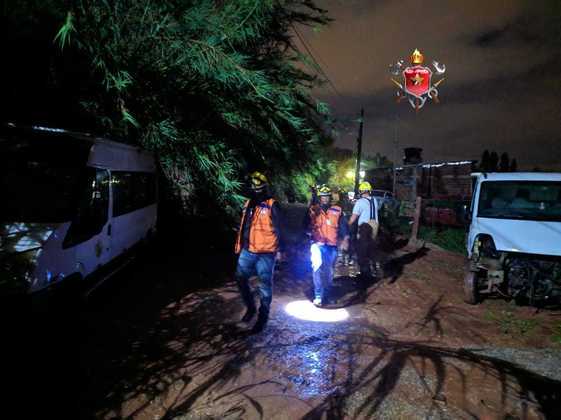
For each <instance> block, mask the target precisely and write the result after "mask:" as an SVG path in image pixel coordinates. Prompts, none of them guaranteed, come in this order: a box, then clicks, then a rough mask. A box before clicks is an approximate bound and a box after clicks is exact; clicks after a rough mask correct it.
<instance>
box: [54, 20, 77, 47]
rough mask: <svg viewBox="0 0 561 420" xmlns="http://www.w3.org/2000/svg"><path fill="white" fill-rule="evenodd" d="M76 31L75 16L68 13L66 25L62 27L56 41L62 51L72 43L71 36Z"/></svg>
mask: <svg viewBox="0 0 561 420" xmlns="http://www.w3.org/2000/svg"><path fill="white" fill-rule="evenodd" d="M75 30H76V28H75V27H74V16H73V15H72V12H68V13H67V14H66V20H65V21H64V25H62V26H61V28H60V29H59V31H58V33H57V34H56V36H55V39H54V42H57V41H58V44H59V46H60V49H61V50H64V46H65V45H67V44H69V43H70V35H71V34H72V32H74V31H75Z"/></svg>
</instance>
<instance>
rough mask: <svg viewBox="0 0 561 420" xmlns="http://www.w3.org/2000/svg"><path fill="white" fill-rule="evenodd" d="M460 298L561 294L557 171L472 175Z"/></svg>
mask: <svg viewBox="0 0 561 420" xmlns="http://www.w3.org/2000/svg"><path fill="white" fill-rule="evenodd" d="M472 177H473V178H472V179H473V186H474V189H473V200H472V203H471V209H470V216H469V219H470V226H469V234H468V239H467V254H468V257H469V263H468V266H467V270H466V275H465V279H464V298H465V301H466V302H468V303H471V304H474V303H477V302H478V301H479V300H480V299H481V297H482V296H483V295H485V294H492V293H495V294H499V295H501V296H504V297H508V298H511V299H514V300H515V301H517V302H519V303H529V304H530V305H541V304H543V303H545V302H547V301H549V300H550V299H552V298H556V299H558V298H559V297H561V173H534V172H532V173H524V172H513V173H488V174H485V173H476V174H472Z"/></svg>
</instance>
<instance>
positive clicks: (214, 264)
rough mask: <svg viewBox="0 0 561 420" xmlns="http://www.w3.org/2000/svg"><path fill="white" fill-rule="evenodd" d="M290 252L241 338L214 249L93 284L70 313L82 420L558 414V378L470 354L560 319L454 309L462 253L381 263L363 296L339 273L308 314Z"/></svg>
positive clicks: (418, 254) (304, 276)
mask: <svg viewBox="0 0 561 420" xmlns="http://www.w3.org/2000/svg"><path fill="white" fill-rule="evenodd" d="M291 251H292V252H291V253H290V254H291V255H290V260H289V261H287V262H286V263H284V264H282V265H281V266H280V267H279V270H278V271H277V274H276V278H275V294H274V300H273V308H272V313H271V319H270V322H269V325H268V327H267V329H266V330H265V331H264V332H263V333H261V334H259V335H255V336H251V335H248V334H246V333H245V332H244V331H243V330H240V329H239V328H238V327H236V325H235V322H236V321H237V320H238V319H239V317H240V316H241V315H242V314H243V308H242V304H241V301H240V298H239V295H238V293H237V290H236V287H235V284H234V283H233V282H232V281H231V279H230V278H229V273H230V272H231V265H229V263H228V261H227V260H218V258H217V256H216V255H212V253H211V252H210V251H209V253H207V254H206V256H204V257H200V258H198V259H197V261H196V262H193V261H190V262H189V264H186V261H187V259H188V257H187V256H186V255H183V254H182V252H181V250H177V251H176V252H173V253H172V252H170V251H166V252H163V251H162V249H160V250H159V252H160V254H161V255H160V257H161V258H159V259H158V261H159V263H158V264H157V265H155V264H153V263H152V264H151V263H148V262H142V261H141V262H139V263H138V264H135V265H134V266H133V267H131V268H129V269H127V270H126V271H125V272H123V273H122V274H121V275H120V276H119V277H118V278H116V279H115V280H114V281H112V282H111V284H110V285H108V286H106V287H103V288H102V289H101V290H100V291H99V293H98V294H97V295H96V296H94V297H93V298H92V300H91V301H90V303H89V304H88V305H87V308H86V309H85V310H84V311H83V312H82V315H81V322H82V330H81V334H80V346H79V347H80V361H79V364H80V383H81V387H80V417H81V418H98V419H116V418H135V419H159V418H165V419H201V418H203V419H206V418H209V419H210V418H230V419H236V418H244V419H253V418H264V419H270V418H273V419H297V418H305V419H316V418H318V419H319V418H325V419H327V418H380V419H385V418H387V419H427V418H435V419H448V418H450V419H476V418H479V419H487V418H488V419H495V418H496V419H504V418H511V419H516V418H520V419H534V418H535V419H539V418H555V413H557V414H558V413H559V407H560V403H561V399H560V398H561V382H558V381H556V380H554V379H549V378H547V377H545V376H542V375H539V374H536V373H532V372H530V371H528V370H526V369H525V368H523V367H520V366H518V365H514V364H512V363H510V362H506V361H502V360H501V359H500V358H499V357H496V356H489V355H483V354H479V353H476V352H474V351H472V350H471V349H474V348H498V349H501V348H513V347H514V348H545V347H552V346H553V344H552V342H551V339H550V336H551V332H552V328H553V325H554V323H555V322H558V321H559V318H560V317H559V313H558V312H555V311H549V312H547V311H543V312H541V313H539V314H537V315H536V314H534V311H531V310H529V309H527V308H515V307H512V306H510V305H509V304H508V303H505V302H502V301H488V302H485V303H484V304H482V305H477V306H468V305H465V304H464V303H463V302H462V298H461V296H462V295H461V278H462V261H463V260H462V257H461V256H456V255H452V254H449V253H444V252H439V251H431V250H426V249H422V250H418V249H408V248H402V249H400V250H398V251H397V252H396V253H395V254H393V255H391V256H390V257H389V258H388V259H389V261H388V263H387V264H386V270H385V275H384V278H382V279H380V281H378V282H376V283H374V284H371V285H369V287H368V288H366V289H364V288H361V287H358V285H357V284H356V283H355V282H354V281H353V279H352V274H353V272H352V269H350V270H349V269H348V268H347V267H339V268H338V276H337V277H338V279H337V281H336V284H335V288H334V289H333V290H332V293H333V295H334V296H335V297H337V303H335V304H333V305H331V306H330V308H328V309H322V310H316V309H315V308H314V307H313V306H312V305H311V304H310V303H309V298H308V296H309V289H310V284H311V278H310V272H309V269H308V263H307V260H306V256H305V254H304V253H302V252H296V251H297V250H296V249H295V248H294V247H293V248H292V249H291ZM217 260H218V261H217ZM222 261H224V262H222ZM186 266H188V267H190V268H189V269H188V270H186V268H185V267H186ZM505 311H507V312H505ZM489 313H492V314H504V313H507V314H511V317H517V318H516V319H522V320H525V319H528V320H532V325H533V329H532V331H531V333H524V334H522V333H519V331H518V332H516V331H515V332H513V331H511V332H507V333H505V332H504V331H503V327H504V325H503V324H502V323H500V322H497V319H498V318H497V317H498V316H499V315H497V316H495V317H493V316H489ZM326 321H327V322H326ZM516 325H518V324H516ZM512 328H514V329H515V327H512ZM512 328H511V329H512ZM557 368H558V365H557ZM552 369H555V366H554V367H552Z"/></svg>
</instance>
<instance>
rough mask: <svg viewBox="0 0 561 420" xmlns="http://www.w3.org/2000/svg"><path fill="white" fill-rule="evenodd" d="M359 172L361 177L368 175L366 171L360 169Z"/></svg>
mask: <svg viewBox="0 0 561 420" xmlns="http://www.w3.org/2000/svg"><path fill="white" fill-rule="evenodd" d="M358 174H359V175H360V177H361V178H364V175H366V172H365V171H359V172H358Z"/></svg>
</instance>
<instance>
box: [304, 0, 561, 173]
mask: <svg viewBox="0 0 561 420" xmlns="http://www.w3.org/2000/svg"><path fill="white" fill-rule="evenodd" d="M317 3H318V5H320V6H322V7H324V8H326V9H328V10H330V15H331V17H333V18H334V19H335V21H334V22H333V23H332V24H331V25H330V26H329V27H328V28H326V29H324V30H322V31H320V32H314V31H311V30H309V31H304V36H305V39H306V40H307V42H308V43H309V44H310V45H311V47H312V50H313V52H314V53H315V55H317V57H316V58H317V59H318V61H319V62H320V64H321V65H322V67H323V68H324V70H325V72H326V73H327V74H328V75H329V78H330V79H331V81H332V82H333V84H334V85H335V86H336V89H337V91H338V92H339V93H340V95H338V94H335V93H334V92H333V89H330V88H329V85H326V86H325V87H323V88H322V89H320V90H318V91H317V92H316V94H317V96H318V97H319V98H320V99H323V100H325V101H327V102H328V103H329V104H330V105H331V108H332V110H333V113H334V115H335V117H336V118H338V119H340V120H342V121H350V120H352V119H356V117H357V115H358V113H359V111H360V108H361V107H364V108H365V112H366V124H365V141H364V147H365V150H366V151H367V152H369V153H375V152H381V153H383V154H385V155H387V156H388V157H390V158H392V157H393V156H394V149H395V143H394V137H395V131H396V127H397V134H398V135H397V137H398V140H399V148H400V149H401V148H403V147H406V146H419V147H423V149H424V156H425V158H426V159H430V160H438V159H464V158H475V159H477V158H479V157H480V156H481V153H482V151H483V150H484V149H486V148H489V149H495V150H497V151H498V152H499V153H501V152H503V151H506V152H508V153H509V154H510V155H511V156H515V157H517V158H518V162H519V166H520V167H533V166H536V165H541V166H549V167H555V166H559V167H560V169H561V159H560V158H559V155H560V152H561V122H560V121H561V101H560V99H559V94H560V93H561V75H559V72H558V68H559V61H558V59H557V58H556V57H557V51H556V50H555V49H554V48H553V47H551V46H547V45H546V44H545V43H544V42H543V40H544V38H545V34H544V33H543V28H544V27H545V25H544V24H543V19H542V17H543V16H542V15H541V14H542V13H544V12H543V10H540V9H538V8H537V6H529V5H530V3H529V2H527V1H524V0H511V1H508V2H505V1H504V0H472V1H470V2H466V1H462V0H450V1H446V2H442V1H437V0H425V1H418V0H399V1H398V0H395V1H389V0H384V1H375V0H349V1H343V0H320V1H317ZM414 48H419V49H421V51H422V52H423V53H424V54H425V57H426V60H427V62H428V63H430V62H431V61H432V60H433V59H437V60H438V61H440V62H443V63H445V64H446V66H447V73H446V77H447V79H446V81H445V82H444V83H443V84H442V85H441V87H440V88H439V90H440V95H441V99H442V102H441V103H440V104H439V105H436V104H433V103H428V104H427V105H425V107H424V108H423V109H422V110H421V111H420V112H419V113H418V114H415V112H414V110H412V108H411V107H410V106H409V105H408V104H407V103H405V102H402V103H401V104H399V105H397V104H396V103H395V89H394V88H392V85H391V83H390V81H389V76H390V74H389V72H388V66H389V64H390V63H392V62H395V61H396V60H398V59H400V58H403V59H405V60H407V59H408V57H409V55H410V54H411V51H412V50H413V49H414ZM396 121H397V122H396ZM346 125H347V131H348V130H352V131H351V133H347V132H346V131H345V130H344V129H343V130H342V131H341V135H340V136H339V137H338V138H337V140H336V145H338V146H340V147H347V148H352V147H354V144H355V139H356V133H355V132H354V130H355V129H356V124H354V125H353V124H352V123H350V122H348V123H347V124H346ZM397 155H398V156H401V151H399V153H398V154H397Z"/></svg>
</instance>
